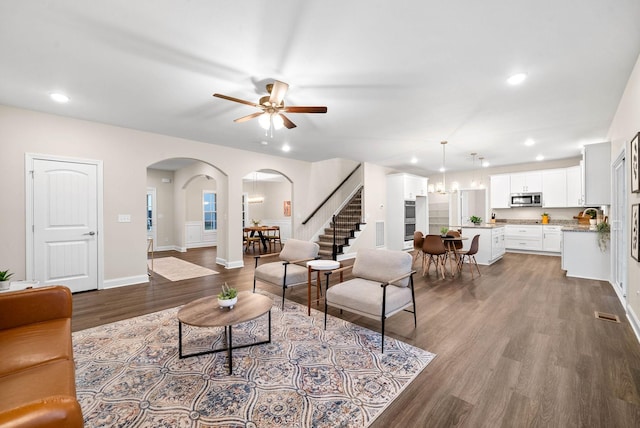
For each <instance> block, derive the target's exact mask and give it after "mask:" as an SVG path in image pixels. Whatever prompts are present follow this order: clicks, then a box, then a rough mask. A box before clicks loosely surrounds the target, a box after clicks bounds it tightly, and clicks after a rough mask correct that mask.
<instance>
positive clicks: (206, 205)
mask: <svg viewBox="0 0 640 428" xmlns="http://www.w3.org/2000/svg"><path fill="white" fill-rule="evenodd" d="M216 205H217V204H216V194H215V192H208V191H206V190H205V191H204V192H203V193H202V212H203V218H204V230H216V229H217V228H218V214H217V213H216Z"/></svg>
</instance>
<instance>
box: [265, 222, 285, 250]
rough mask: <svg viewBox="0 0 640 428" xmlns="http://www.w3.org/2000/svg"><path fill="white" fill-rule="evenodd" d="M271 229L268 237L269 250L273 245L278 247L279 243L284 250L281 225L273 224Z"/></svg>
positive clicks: (274, 247)
mask: <svg viewBox="0 0 640 428" xmlns="http://www.w3.org/2000/svg"><path fill="white" fill-rule="evenodd" d="M270 228H271V230H269V234H268V235H267V238H268V240H269V251H272V250H271V246H272V245H273V249H274V250H275V249H276V248H277V245H280V251H282V240H281V239H280V226H271V227H270Z"/></svg>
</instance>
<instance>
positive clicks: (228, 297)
mask: <svg viewBox="0 0 640 428" xmlns="http://www.w3.org/2000/svg"><path fill="white" fill-rule="evenodd" d="M236 303H238V290H236V289H235V288H233V287H229V286H228V285H227V283H226V282H225V283H224V285H223V286H222V291H221V292H220V293H218V306H220V307H221V308H229V309H233V305H235V304H236Z"/></svg>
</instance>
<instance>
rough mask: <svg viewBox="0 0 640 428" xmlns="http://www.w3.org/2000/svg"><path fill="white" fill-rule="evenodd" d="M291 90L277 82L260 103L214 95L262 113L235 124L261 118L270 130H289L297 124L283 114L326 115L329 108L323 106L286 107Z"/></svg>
mask: <svg viewBox="0 0 640 428" xmlns="http://www.w3.org/2000/svg"><path fill="white" fill-rule="evenodd" d="M287 89H289V85H288V84H286V83H284V82H280V81H279V80H275V81H274V82H273V83H269V84H267V92H268V93H269V95H265V96H264V97H261V98H260V101H258V103H252V102H251V101H245V100H241V99H239V98H234V97H230V96H228V95H222V94H213V96H214V97H218V98H222V99H225V100H229V101H234V102H236V103H240V104H246V105H249V106H253V107H257V108H258V109H260V111H258V112H256V113H252V114H249V115H247V116H243V117H240V118H238V119H235V120H234V122H238V123H240V122H246V121H247V120H250V119H253V118H256V117H259V119H258V120H259V121H260V125H261V126H262V127H263V128H265V129H269V127H271V126H273V127H275V128H276V129H278V128H281V127H282V126H283V125H284V126H285V127H287V128H288V129H291V128H295V127H296V124H295V123H293V122H292V121H291V120H289V118H288V117H287V116H285V115H284V114H283V113H326V112H327V108H326V107H323V106H317V107H308V106H307V107H301V106H296V107H291V106H290V107H285V105H284V101H283V100H284V95H285V94H286V92H287Z"/></svg>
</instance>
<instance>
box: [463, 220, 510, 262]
mask: <svg viewBox="0 0 640 428" xmlns="http://www.w3.org/2000/svg"><path fill="white" fill-rule="evenodd" d="M475 235H480V238H478V253H477V254H476V255H475V258H476V262H477V263H478V264H479V265H490V264H493V263H495V262H497V261H498V260H500V259H501V258H502V256H503V255H504V226H495V227H477V226H469V227H463V228H462V236H464V237H465V238H469V239H468V240H465V241H462V242H463V244H462V249H463V250H468V249H469V247H470V246H471V241H472V240H473V237H474V236H475Z"/></svg>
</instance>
